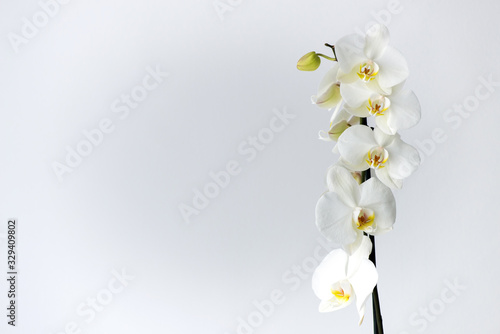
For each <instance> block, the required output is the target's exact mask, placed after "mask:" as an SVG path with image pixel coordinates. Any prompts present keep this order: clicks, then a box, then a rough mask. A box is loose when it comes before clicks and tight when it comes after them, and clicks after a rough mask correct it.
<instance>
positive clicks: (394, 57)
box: [376, 46, 409, 89]
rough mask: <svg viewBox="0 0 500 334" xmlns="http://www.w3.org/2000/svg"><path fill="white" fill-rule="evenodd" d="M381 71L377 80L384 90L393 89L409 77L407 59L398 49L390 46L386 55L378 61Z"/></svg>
mask: <svg viewBox="0 0 500 334" xmlns="http://www.w3.org/2000/svg"><path fill="white" fill-rule="evenodd" d="M376 62H377V64H378V66H379V67H380V71H379V73H378V74H377V80H378V83H379V85H380V87H381V88H382V89H386V88H389V87H393V86H395V85H397V84H399V83H401V82H403V81H404V80H406V78H407V77H408V74H409V71H408V64H407V63H406V59H405V58H404V57H403V55H401V53H399V51H397V50H396V49H394V48H392V47H390V46H388V47H387V48H386V50H385V52H384V54H383V55H382V56H381V57H380V58H379V59H377V60H376Z"/></svg>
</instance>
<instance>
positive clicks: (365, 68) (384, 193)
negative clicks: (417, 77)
mask: <svg viewBox="0 0 500 334" xmlns="http://www.w3.org/2000/svg"><path fill="white" fill-rule="evenodd" d="M388 44H389V31H388V30H387V28H386V27H385V26H383V25H380V24H376V25H373V26H372V27H371V28H370V29H368V31H367V32H366V35H365V36H360V35H358V34H352V35H348V36H345V37H343V38H341V39H340V40H339V41H338V42H337V43H336V44H335V45H334V46H331V45H329V44H326V45H327V46H329V47H331V48H332V50H333V53H334V56H335V57H334V58H333V57H328V56H325V55H323V54H318V53H316V52H310V53H308V54H306V55H305V56H304V57H302V58H301V59H300V60H299V61H298V63H297V68H298V69H299V70H304V71H314V70H316V69H317V68H318V67H319V65H320V63H321V60H320V57H323V58H326V59H329V60H332V61H334V63H333V67H332V68H331V69H330V70H329V71H328V72H327V73H326V75H325V76H324V78H323V80H322V81H321V84H320V86H319V90H318V93H317V95H315V96H313V97H312V101H313V103H314V104H316V105H318V106H319V107H322V108H326V109H328V110H332V109H334V112H333V115H332V117H331V120H330V128H329V130H328V131H320V133H319V137H320V139H322V140H326V141H335V142H336V145H335V146H334V148H333V152H334V153H337V154H339V155H340V158H339V160H338V162H336V163H335V164H334V165H333V166H331V167H330V168H329V169H328V172H327V186H328V191H327V192H325V193H324V194H323V195H322V196H321V198H320V199H319V201H318V203H317V205H316V225H317V227H318V229H319V230H320V232H321V233H322V234H323V235H324V236H325V237H326V238H327V239H328V240H329V241H331V242H332V243H334V244H335V245H337V246H338V248H337V249H334V250H333V251H332V252H330V254H329V255H327V256H326V258H325V259H324V260H323V261H322V262H321V264H320V265H319V266H318V268H317V269H316V271H315V272H314V275H313V279H312V286H313V290H314V292H315V294H316V295H317V296H318V297H319V299H320V300H321V302H320V305H319V310H320V311H321V312H329V311H334V310H338V309H341V308H344V307H346V306H348V305H349V304H351V303H353V302H355V304H356V307H357V310H358V313H359V316H360V322H359V323H360V324H361V323H362V321H363V317H364V313H365V304H366V301H367V300H368V297H369V296H370V295H371V294H372V292H374V291H375V292H376V285H377V281H378V274H377V270H376V268H375V265H374V263H373V261H372V260H374V258H372V260H370V254H371V253H372V251H374V250H373V249H372V248H373V243H372V241H373V240H374V236H378V235H381V234H384V233H386V232H388V231H390V230H391V229H392V227H393V224H394V222H395V220H396V203H395V199H394V195H393V194H392V191H391V189H399V188H401V187H402V184H403V180H404V179H405V178H407V177H408V176H410V175H411V174H412V173H413V172H414V171H415V170H416V169H417V167H418V165H419V164H420V157H419V154H418V151H417V150H416V149H415V148H414V147H412V146H411V145H409V144H407V143H405V142H404V141H403V140H401V138H400V136H399V134H398V131H399V130H404V129H408V128H410V127H412V126H414V125H416V124H417V123H418V122H419V120H420V104H419V102H418V99H417V97H416V96H415V94H414V93H413V92H412V91H411V90H409V89H407V88H405V87H404V83H405V80H406V79H407V77H408V73H409V72H408V66H407V63H406V60H405V58H404V57H403V56H402V55H401V53H400V52H399V51H397V50H396V49H394V48H393V47H391V46H389V45H388ZM368 122H370V125H373V127H370V126H369V123H368ZM372 170H373V172H374V174H375V176H374V177H371V178H370V172H371V171H372ZM374 289H375V290H374ZM377 300H378V295H377ZM377 303H378V302H377ZM376 320H377V319H374V321H376ZM379 321H380V322H381V318H380V319H379ZM380 326H381V324H380ZM376 328H377V327H376ZM382 331H383V330H382ZM379 332H380V331H379Z"/></svg>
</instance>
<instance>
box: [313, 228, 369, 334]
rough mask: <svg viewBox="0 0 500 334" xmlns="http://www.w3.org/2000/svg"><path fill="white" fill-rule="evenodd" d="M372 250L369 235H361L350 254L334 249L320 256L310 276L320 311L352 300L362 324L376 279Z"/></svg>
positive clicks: (342, 305)
mask: <svg viewBox="0 0 500 334" xmlns="http://www.w3.org/2000/svg"><path fill="white" fill-rule="evenodd" d="M371 250H372V243H371V242H370V239H369V238H368V237H363V239H362V241H361V245H360V247H358V249H357V251H356V252H355V253H353V254H352V255H351V256H349V255H348V254H347V253H346V252H345V251H344V250H342V249H336V250H333V251H332V252H330V253H329V254H328V255H327V256H326V257H325V259H323V261H322V262H321V263H320V264H319V266H318V268H316V270H315V272H314V274H313V277H312V288H313V290H314V293H315V294H316V296H318V298H319V299H321V302H320V304H319V311H320V312H331V311H335V310H339V309H342V308H344V307H346V306H348V305H350V304H351V303H353V302H354V301H355V302H356V308H357V310H358V313H359V318H360V320H359V324H360V325H361V323H362V322H363V318H364V314H365V304H366V301H367V299H368V297H369V296H370V294H371V293H372V292H373V289H374V287H375V285H376V284H377V281H378V274H377V269H376V268H375V266H374V265H373V263H372V262H371V261H370V260H368V256H369V255H370V253H371Z"/></svg>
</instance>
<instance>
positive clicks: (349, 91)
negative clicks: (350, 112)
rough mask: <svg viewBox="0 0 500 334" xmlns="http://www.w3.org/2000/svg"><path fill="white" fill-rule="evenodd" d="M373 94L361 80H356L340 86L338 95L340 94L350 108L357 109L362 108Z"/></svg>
mask: <svg viewBox="0 0 500 334" xmlns="http://www.w3.org/2000/svg"><path fill="white" fill-rule="evenodd" d="M373 93H375V92H374V91H373V90H371V89H370V88H369V87H368V86H367V85H366V84H364V83H363V82H362V81H361V80H357V81H356V82H354V83H352V84H343V85H341V86H340V94H342V98H343V99H344V101H345V102H346V103H347V104H348V105H349V106H350V107H352V108H358V107H360V106H363V107H364V106H365V105H366V102H367V101H368V99H369V98H370V96H372V95H373ZM365 109H366V107H365ZM361 117H363V116H361Z"/></svg>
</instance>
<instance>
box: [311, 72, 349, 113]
mask: <svg viewBox="0 0 500 334" xmlns="http://www.w3.org/2000/svg"><path fill="white" fill-rule="evenodd" d="M338 71H339V64H338V63H334V64H333V67H332V68H331V69H330V70H328V72H326V74H325V76H324V77H323V79H322V80H321V83H320V84H319V88H318V94H317V95H313V96H311V102H312V103H313V104H316V105H317V106H318V107H321V108H326V109H328V110H330V109H332V108H333V107H335V106H337V105H338V104H340V102H341V101H342V96H341V95H340V83H339V82H338V81H337V73H338Z"/></svg>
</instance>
